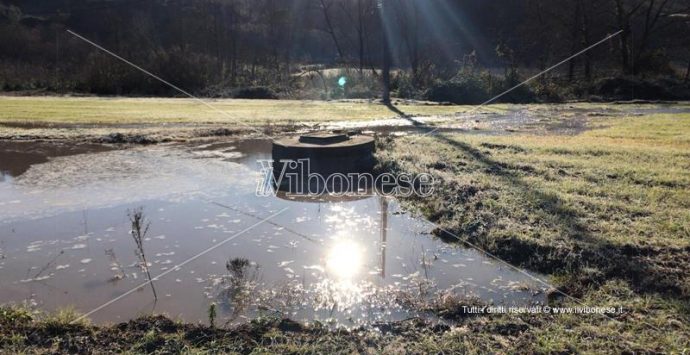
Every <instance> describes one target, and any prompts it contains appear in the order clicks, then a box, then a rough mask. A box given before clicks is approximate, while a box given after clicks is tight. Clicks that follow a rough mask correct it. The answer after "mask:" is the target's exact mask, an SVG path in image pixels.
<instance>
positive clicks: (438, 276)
mask: <svg viewBox="0 0 690 355" xmlns="http://www.w3.org/2000/svg"><path fill="white" fill-rule="evenodd" d="M0 152H2V153H0V154H2V155H0V158H2V159H0V171H1V172H2V175H1V176H2V177H1V178H0V304H1V303H26V304H28V305H30V306H32V307H36V308H37V309H44V310H54V309H57V308H60V307H67V306H74V307H75V308H76V309H77V310H79V311H80V312H82V313H86V312H89V311H91V310H92V309H94V308H96V307H99V306H101V305H103V304H105V303H107V302H109V301H111V300H113V299H114V298H116V297H119V296H121V295H123V294H125V293H126V292H128V291H130V290H133V289H136V291H135V292H133V293H132V294H129V295H127V296H126V297H123V298H122V299H118V300H117V302H114V303H112V304H109V305H108V306H107V307H104V308H103V309H101V310H99V311H98V312H95V313H93V314H92V315H90V318H91V319H93V320H94V321H96V322H114V321H122V320H127V319H130V318H133V317H136V316H138V315H142V314H147V313H150V312H156V313H166V314H168V315H170V316H172V317H179V318H180V319H183V320H186V321H206V320H207V311H208V308H209V305H210V304H211V303H216V304H217V305H218V313H219V323H221V321H222V322H230V323H238V322H243V321H245V320H246V319H248V318H251V317H254V316H257V315H262V314H263V315H283V316H289V317H291V318H292V319H295V320H300V321H306V322H312V321H314V320H320V321H322V322H328V323H330V324H333V325H339V326H354V325H362V324H369V323H372V322H378V321H389V320H400V319H405V318H408V317H410V316H425V315H424V314H422V313H420V311H418V309H419V307H417V305H418V304H420V303H422V302H423V301H429V300H434V299H439V298H440V297H444V295H457V296H471V297H478V298H481V299H483V300H485V301H491V302H493V303H495V304H518V305H527V304H531V303H534V302H542V301H543V300H544V298H545V296H544V291H545V290H544V289H543V287H542V286H541V285H539V284H537V283H536V282H535V281H533V280H531V279H530V278H529V277H528V276H527V275H524V274H522V273H520V272H517V271H515V270H511V269H509V268H507V267H506V266H505V265H501V264H500V263H498V262H494V261H492V260H491V259H489V258H487V257H485V256H483V254H481V253H479V252H477V251H475V250H472V249H463V248H458V247H454V246H450V245H448V244H445V243H443V242H442V241H440V240H438V239H436V238H435V237H433V236H432V235H431V234H430V231H431V230H432V229H433V228H434V226H433V225H431V224H430V223H429V222H427V221H424V220H423V219H420V218H416V217H414V216H412V215H410V214H408V213H406V212H404V211H402V210H401V209H400V207H399V206H398V204H397V203H396V201H395V200H392V199H386V198H383V197H379V196H371V197H366V198H361V199H358V200H352V199H350V200H347V201H345V200H341V201H339V200H337V199H332V200H330V201H323V200H321V201H314V200H308V199H303V198H295V197H285V196H277V197H257V196H256V194H255V190H256V185H257V183H258V181H259V179H260V171H259V170H260V169H259V164H257V160H258V159H270V143H269V142H267V141H261V140H251V141H237V142H233V141H229V142H217V141H215V142H213V141H209V142H206V143H194V144H190V143H186V144H167V145H158V146H153V147H136V148H129V149H120V150H114V149H112V148H108V147H104V146H95V145H83V146H63V145H55V144H49V143H35V142H34V143H28V142H27V143H0ZM137 207H143V208H144V211H145V215H146V217H147V218H148V219H149V220H150V222H151V226H150V230H149V232H148V234H147V237H146V240H145V241H144V247H145V252H146V256H147V258H148V262H149V264H150V271H151V274H152V276H153V277H156V276H157V275H161V274H163V276H162V277H161V278H160V279H159V280H157V281H156V282H155V287H156V290H157V293H158V295H159V297H158V298H159V299H158V301H157V302H154V300H153V296H152V292H151V289H150V287H149V286H146V287H139V286H140V285H141V284H142V283H143V282H145V281H146V276H145V273H144V270H143V268H142V267H141V265H140V264H139V263H138V257H137V255H136V254H135V244H134V241H133V240H132V237H131V235H130V233H129V232H130V220H129V218H128V216H127V213H128V211H130V210H132V209H134V208H137ZM274 214H277V215H276V217H275V218H272V219H270V220H269V221H265V222H264V219H266V218H267V217H269V216H271V215H274ZM219 244H220V245H219ZM218 245H219V246H218ZM205 251H207V252H206V253H204V254H203V255H201V256H199V257H196V256H197V255H199V254H200V253H202V252H205ZM190 260H191V261H190ZM181 264H182V265H181Z"/></svg>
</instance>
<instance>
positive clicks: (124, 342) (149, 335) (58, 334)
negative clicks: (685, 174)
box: [0, 283, 690, 354]
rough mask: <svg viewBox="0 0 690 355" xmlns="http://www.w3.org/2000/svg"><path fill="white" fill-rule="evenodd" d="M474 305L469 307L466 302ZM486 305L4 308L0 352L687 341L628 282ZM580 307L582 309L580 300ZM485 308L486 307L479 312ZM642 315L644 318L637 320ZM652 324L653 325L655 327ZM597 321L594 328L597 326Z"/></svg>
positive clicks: (539, 346)
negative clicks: (112, 318) (297, 313)
mask: <svg viewBox="0 0 690 355" xmlns="http://www.w3.org/2000/svg"><path fill="white" fill-rule="evenodd" d="M471 306H474V307H476V308H474V309H472V310H470V308H468V307H471ZM486 306H489V305H488V304H482V303H473V302H469V301H467V300H456V299H445V300H439V302H438V303H436V304H434V305H433V306H431V307H430V310H431V311H432V312H435V313H436V314H438V315H439V317H440V320H439V321H428V320H422V319H419V318H410V319H406V320H402V321H397V322H381V323H376V324H372V325H370V326H366V327H359V328H355V329H351V330H345V329H335V330H334V329H332V328H330V327H328V326H327V325H325V324H323V323H320V322H318V321H316V322H310V323H308V324H307V323H298V322H294V321H292V320H290V319H288V318H280V317H278V318H275V317H262V318H256V319H254V320H252V321H251V322H250V323H246V324H242V325H240V326H225V325H224V324H222V323H219V322H216V323H215V324H214V326H210V324H209V322H210V321H209V320H208V319H207V320H205V321H203V322H199V323H182V322H179V321H175V320H172V319H170V318H168V317H165V316H160V315H158V316H143V317H141V318H137V319H133V320H130V321H127V322H122V323H117V324H112V325H106V326H92V325H90V324H88V323H86V322H78V323H76V324H70V320H72V319H74V318H73V317H74V316H75V315H74V314H73V313H70V312H68V311H63V312H61V313H58V314H53V315H46V314H41V313H38V314H36V313H31V312H27V311H26V310H25V309H23V308H17V307H0V352H3V351H4V352H7V353H19V352H21V353H24V352H29V353H39V354H44V353H50V354H100V353H122V352H132V353H173V354H176V353H240V354H249V353H267V354H303V353H319V354H379V353H385V354H427V353H497V354H534V353H539V354H551V353H559V354H568V353H601V352H607V353H673V352H682V351H683V349H687V347H688V346H689V345H690V338H689V337H688V334H690V333H689V332H688V324H690V322H688V320H689V319H688V315H687V313H686V312H683V311H682V309H683V308H682V306H678V305H674V304H672V303H665V302H660V301H659V300H658V299H654V298H647V297H645V298H640V297H637V296H635V295H634V294H632V293H631V292H630V290H629V289H628V288H627V287H626V285H625V284H621V283H607V284H604V285H602V286H601V287H598V288H597V289H595V290H592V291H591V292H589V293H588V296H587V297H586V298H584V299H582V300H581V301H580V304H579V305H578V303H577V302H563V301H559V302H552V303H550V306H551V308H549V309H548V310H546V309H543V310H542V311H530V310H529V309H522V310H519V311H517V312H515V313H501V312H500V311H497V310H496V309H494V311H488V309H489V308H483V307H486ZM587 306H591V307H595V306H596V307H611V308H616V309H621V310H622V311H621V312H617V313H612V314H611V315H609V316H605V315H602V314H592V313H590V314H586V313H584V314H568V313H567V312H565V313H561V312H557V311H554V309H571V310H577V309H584V308H586V307H587ZM578 307H580V308H578ZM482 309H484V311H482ZM641 317H644V318H641ZM652 324H654V325H652ZM593 329H596V332H593Z"/></svg>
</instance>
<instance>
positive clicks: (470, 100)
mask: <svg viewBox="0 0 690 355" xmlns="http://www.w3.org/2000/svg"><path fill="white" fill-rule="evenodd" d="M485 84H486V82H485V81H483V80H481V79H480V78H479V76H478V75H463V76H460V77H459V78H458V79H454V80H451V81H446V82H440V83H436V84H434V85H432V86H431V87H430V88H429V89H428V90H427V91H426V93H425V95H424V96H425V98H426V99H427V100H430V101H437V102H452V103H454V104H481V103H482V102H484V101H486V100H488V99H490V98H491V97H490V89H489V88H488V87H487V86H486V85H485Z"/></svg>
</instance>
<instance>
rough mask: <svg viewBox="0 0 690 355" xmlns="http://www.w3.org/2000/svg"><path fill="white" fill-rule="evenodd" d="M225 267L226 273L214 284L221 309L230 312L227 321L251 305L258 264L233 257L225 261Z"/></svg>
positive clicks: (257, 279)
mask: <svg viewBox="0 0 690 355" xmlns="http://www.w3.org/2000/svg"><path fill="white" fill-rule="evenodd" d="M225 268H226V269H227V270H228V274H227V275H223V276H222V277H221V278H220V280H219V282H218V284H217V286H216V287H217V288H216V299H217V300H218V304H219V306H220V308H221V310H222V311H223V312H224V313H226V314H230V317H229V319H228V322H232V321H234V320H235V319H237V317H239V316H240V315H241V314H242V313H243V312H244V311H245V310H246V309H247V308H248V307H249V306H250V305H251V302H252V299H251V294H252V292H253V291H254V290H255V289H256V287H257V285H258V281H259V277H260V273H259V269H260V266H259V265H258V264H256V263H253V262H250V261H249V260H247V259H244V258H234V259H229V260H228V261H227V262H226V263H225Z"/></svg>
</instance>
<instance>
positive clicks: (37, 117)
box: [0, 96, 465, 124]
mask: <svg viewBox="0 0 690 355" xmlns="http://www.w3.org/2000/svg"><path fill="white" fill-rule="evenodd" d="M205 101H206V102H208V103H209V104H210V105H212V106H213V107H215V108H217V109H218V110H220V111H222V112H223V113H220V112H218V111H216V110H214V109H212V108H209V107H207V106H205V105H204V104H202V103H199V102H197V101H194V100H191V99H138V98H64V97H9V96H5V97H2V96H0V107H2V109H0V122H3V121H5V122H34V123H35V122H39V123H40V122H45V123H67V124H70V123H76V124H137V123H139V124H156V123H233V122H242V123H245V124H265V123H267V122H270V123H273V124H279V123H288V122H330V121H345V120H373V119H385V118H393V117H396V116H397V114H396V113H394V112H392V111H391V110H389V109H388V108H387V107H386V106H383V105H380V104H375V103H368V102H360V101H352V102H341V101H334V102H327V101H293V100H205ZM397 108H398V109H400V110H401V111H403V112H405V113H406V114H411V115H441V114H451V113H454V112H457V111H459V110H463V109H465V108H463V107H459V106H440V105H412V104H409V105H408V104H401V105H399V106H397Z"/></svg>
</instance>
